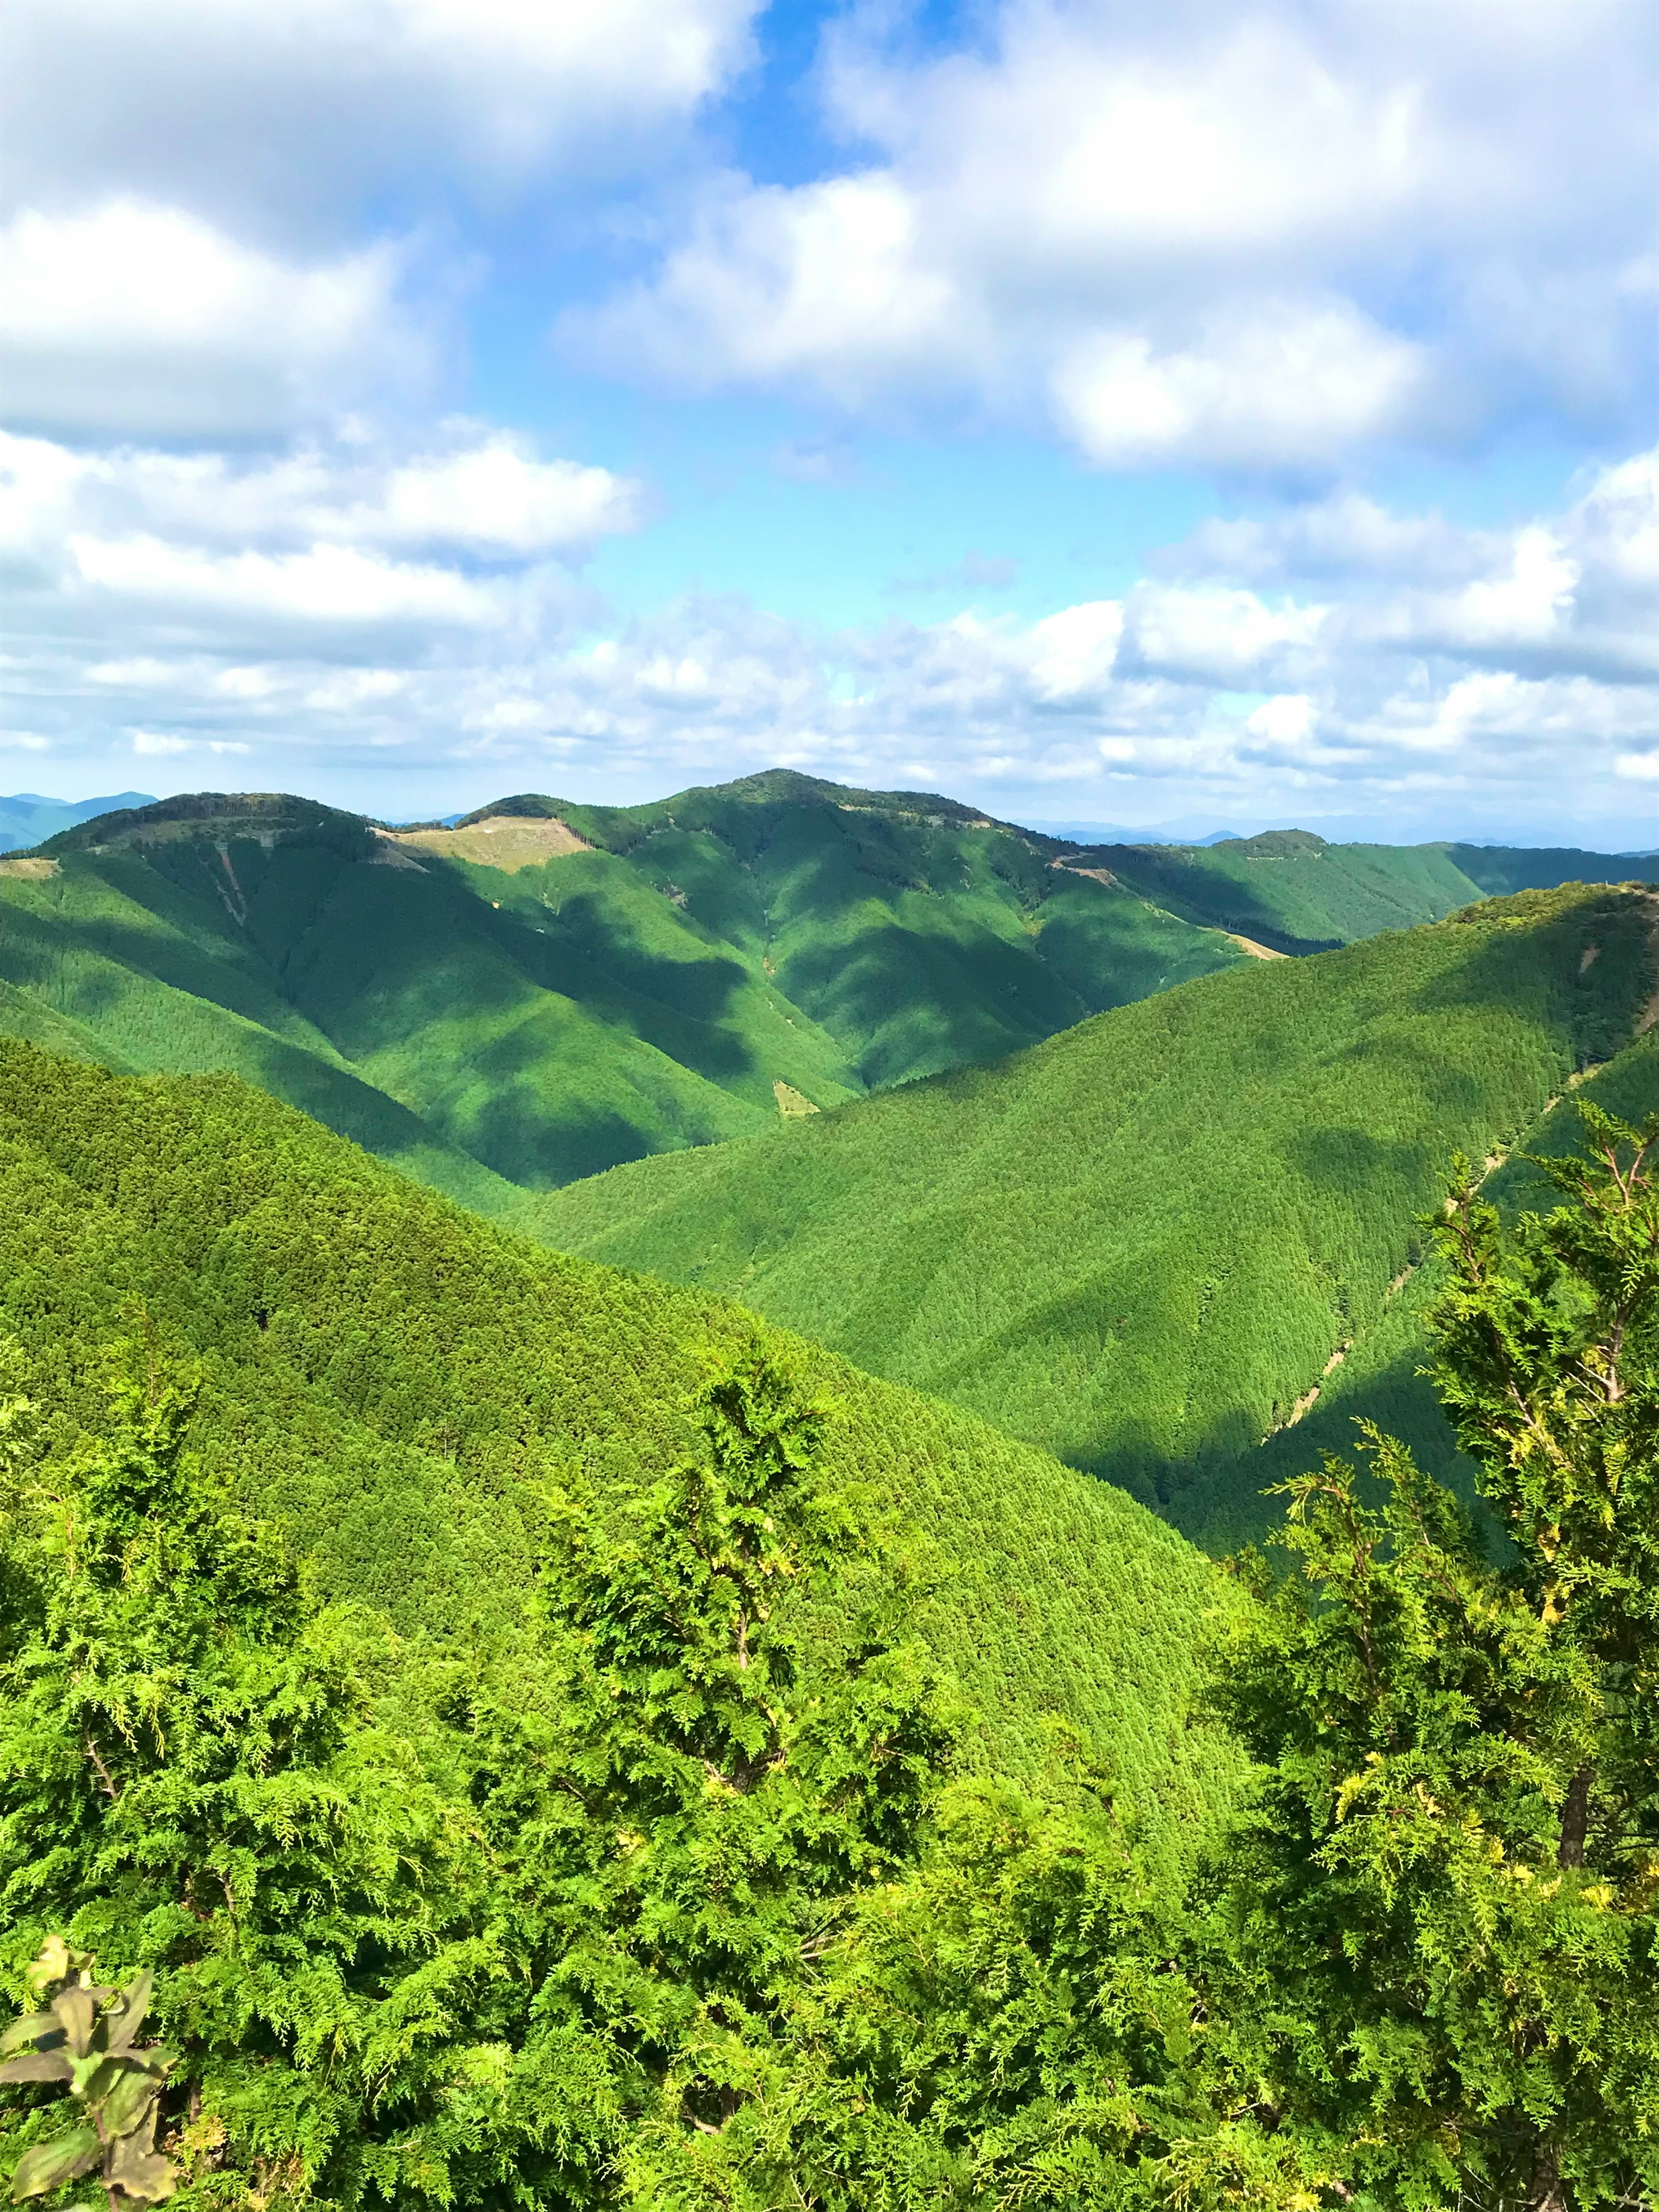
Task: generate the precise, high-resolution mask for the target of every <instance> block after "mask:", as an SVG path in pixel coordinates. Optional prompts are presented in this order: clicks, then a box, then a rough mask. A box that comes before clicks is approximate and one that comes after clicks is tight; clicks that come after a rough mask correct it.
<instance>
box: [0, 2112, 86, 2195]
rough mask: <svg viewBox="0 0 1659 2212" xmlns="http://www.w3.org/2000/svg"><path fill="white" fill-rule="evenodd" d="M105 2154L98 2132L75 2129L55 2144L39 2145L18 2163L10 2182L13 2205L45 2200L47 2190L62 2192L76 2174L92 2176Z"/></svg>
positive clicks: (26, 2153)
mask: <svg viewBox="0 0 1659 2212" xmlns="http://www.w3.org/2000/svg"><path fill="white" fill-rule="evenodd" d="M103 2154H104V2146H103V2145H102V2143H100V2142H99V2140H98V2130H97V2129H96V2128H76V2129H75V2130H73V2131H72V2132H71V2133H70V2134H69V2135H66V2136H58V2140H57V2142H49V2143H36V2144H35V2146H34V2148H33V2150H26V2151H25V2152H24V2153H23V2155H22V2156H21V2158H20V2159H19V2160H18V2161H17V2171H16V2172H15V2174H13V2176H12V2178H11V2194H12V2201H13V2203H21V2202H22V2200H23V2198H24V2197H44V2196H45V2195H46V2191H47V2190H49V2189H58V2188H61V2187H62V2185H63V2184H64V2182H66V2181H73V2180H74V2179H75V2178H76V2175H77V2174H81V2173H89V2172H91V2171H92V2169H93V2167H94V2166H96V2165H97V2163H98V2161H99V2160H100V2158H102V2156H103Z"/></svg>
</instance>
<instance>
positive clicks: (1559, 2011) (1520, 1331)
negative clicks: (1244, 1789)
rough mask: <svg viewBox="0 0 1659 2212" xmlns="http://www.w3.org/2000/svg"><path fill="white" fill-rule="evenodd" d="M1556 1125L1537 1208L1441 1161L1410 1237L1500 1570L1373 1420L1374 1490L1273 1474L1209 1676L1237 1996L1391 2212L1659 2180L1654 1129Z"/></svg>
mask: <svg viewBox="0 0 1659 2212" xmlns="http://www.w3.org/2000/svg"><path fill="white" fill-rule="evenodd" d="M1583 1121H1584V1124H1585V1129H1586V1134H1587V1139H1588V1147H1589V1148H1588V1153H1587V1156H1585V1157H1581V1158H1568V1159H1560V1160H1550V1161H1540V1162H1538V1163H1536V1165H1537V1166H1538V1168H1539V1169H1540V1170H1541V1173H1542V1174H1543V1175H1544V1176H1546V1177H1547V1180H1548V1181H1549V1182H1552V1183H1553V1185H1554V1186H1555V1188H1556V1189H1557V1191H1558V1192H1559V1193H1560V1194H1562V1195H1563V1196H1564V1197H1565V1200H1567V1202H1566V1203H1565V1204H1564V1205H1561V1206H1557V1207H1555V1208H1554V1209H1553V1210H1552V1211H1551V1212H1548V1213H1547V1214H1544V1215H1539V1214H1530V1215H1528V1216H1525V1217H1523V1218H1522V1221H1521V1222H1520V1224H1519V1225H1518V1226H1517V1228H1516V1231H1514V1233H1513V1234H1507V1233H1506V1232H1505V1231H1504V1227H1503V1225H1502V1223H1501V1220H1500V1218H1499V1216H1498V1212H1497V1210H1496V1209H1495V1208H1494V1207H1493V1206H1491V1205H1490V1204H1488V1203H1486V1202H1485V1201H1483V1200H1481V1198H1480V1195H1479V1193H1478V1189H1477V1188H1476V1186H1475V1185H1474V1182H1473V1180H1472V1178H1471V1176H1470V1174H1469V1171H1468V1166H1467V1164H1461V1166H1460V1176H1459V1181H1458V1183H1457V1187H1456V1188H1455V1190H1454V1192H1453V1194H1452V1196H1451V1199H1450V1200H1449V1204H1448V1206H1447V1210H1446V1212H1445V1213H1444V1215H1443V1216H1442V1217H1439V1218H1437V1219H1436V1221H1435V1222H1434V1225H1433V1233H1434V1236H1435V1239H1436V1242H1437V1245H1438V1247H1439V1249H1440V1252H1441V1255H1442V1257H1443V1261H1444V1264H1445V1266H1446V1267H1447V1270H1448V1273H1449V1284H1448V1287H1447V1289H1446V1291H1445V1292H1444V1294H1443V1297H1441V1298H1440V1300H1439V1301H1438V1302H1437V1305H1436V1307H1435V1309H1434V1311H1433V1315H1432V1329H1433V1337H1434V1345H1435V1356H1434V1375H1435V1380H1436V1383H1437V1387H1438V1389H1439V1390H1440V1393H1441V1395H1442V1397H1443V1401H1444V1402H1445V1404H1446V1407H1447V1408H1448V1411H1449V1414H1450V1416H1451V1419H1452V1420H1453V1422H1454V1423H1455V1427H1456V1430H1457V1434H1458V1437H1459V1440H1460V1442H1461V1443H1462V1446H1463V1449H1465V1451H1466V1452H1468V1454H1469V1455H1470V1456H1471V1457H1472V1458H1473V1459H1474V1462H1475V1464H1476V1466H1477V1468H1478V1470H1479V1481H1480V1490H1481V1492H1482V1494H1483V1496H1484V1498H1486V1501H1487V1503H1488V1504H1489V1505H1490V1506H1491V1508H1492V1510H1493V1512H1494V1513H1495V1515H1496V1516H1498V1520H1499V1522H1500V1525H1501V1527H1502V1529H1503V1531H1504V1535H1505V1537H1506V1539H1507V1540H1508V1545H1509V1547H1510V1548H1509V1552H1508V1555H1507V1558H1506V1559H1505V1560H1504V1564H1502V1565H1493V1564H1492V1561H1491V1560H1490V1559H1488V1558H1487V1557H1486V1555H1485V1554H1484V1553H1483V1552H1482V1551H1481V1549H1480V1546H1479V1545H1478V1544H1477V1542H1476V1541H1475V1540H1474V1533H1473V1531H1472V1528H1471V1527H1470V1524H1469V1522H1468V1518H1467V1516H1465V1515H1464V1514H1463V1512H1462V1510H1461V1509H1460V1508H1459V1507H1458V1506H1457V1504H1455V1502H1454V1501H1453V1499H1452V1498H1449V1496H1448V1495H1447V1493H1446V1492H1444V1491H1443V1490H1442V1489H1441V1488H1440V1487H1439V1486H1437V1484H1436V1483H1435V1482H1434V1481H1433V1480H1431V1478H1429V1477H1427V1476H1425V1474H1423V1473H1422V1472H1421V1471H1420V1470H1419V1468H1417V1467H1416V1465H1415V1464H1414V1463H1413V1460H1412V1457H1411V1455H1410V1454H1409V1453H1408V1452H1407V1451H1406V1450H1405V1449H1404V1448H1403V1447H1402V1446H1401V1445H1400V1444H1399V1443H1397V1442H1396V1441H1395V1440H1394V1439H1392V1438H1389V1437H1385V1436H1383V1434H1382V1433H1381V1432H1379V1431H1376V1429H1374V1428H1371V1429H1370V1430H1369V1431H1368V1433H1367V1435H1366V1437H1365V1439H1364V1441H1365V1446H1366V1449H1367V1453H1368V1456H1369V1459H1370V1466H1371V1471H1372V1473H1373V1474H1374V1476H1375V1477H1376V1479H1377V1480H1378V1481H1379V1483H1380V1485H1381V1490H1382V1502H1381V1504H1380V1505H1376V1506H1373V1505H1370V1504H1366V1503H1365V1502H1364V1499H1363V1498H1362V1497H1361V1495H1360V1492H1359V1487H1358V1480H1357V1477H1356V1475H1355V1473H1354V1470H1353V1468H1352V1467H1351V1466H1350V1465H1348V1464H1346V1463H1345V1462H1341V1461H1340V1460H1337V1459H1335V1458H1334V1457H1328V1458H1327V1460H1326V1462H1325V1464H1324V1466H1323V1468H1322V1470H1321V1471H1319V1472H1317V1473H1315V1474H1307V1475H1304V1476H1300V1477H1298V1478H1297V1479H1296V1480H1293V1481H1292V1482H1291V1483H1290V1484H1289V1485H1287V1486H1285V1488H1286V1490H1287V1492H1288V1496H1289V1500H1290V1521H1289V1524H1288V1526H1287V1528H1285V1532H1284V1534H1283V1535H1282V1537H1281V1538H1280V1539H1279V1541H1280V1542H1281V1543H1282V1545H1283V1546H1284V1547H1285V1549H1286V1550H1288V1552H1289V1553H1291V1558H1292V1559H1293V1560H1294V1561H1295V1563H1296V1566H1295V1571H1294V1573H1293V1575H1292V1576H1291V1578H1289V1579H1287V1580H1279V1579H1278V1578H1276V1577H1272V1576H1270V1575H1269V1574H1268V1573H1267V1571H1266V1570H1265V1569H1264V1568H1263V1567H1262V1566H1261V1564H1260V1563H1259V1562H1255V1563H1252V1564H1250V1565H1249V1567H1248V1568H1247V1576H1248V1580H1249V1583H1250V1585H1251V1587H1252V1589H1253V1590H1254V1591H1255V1595H1256V1596H1257V1599H1258V1601H1259V1604H1258V1607H1257V1609H1256V1610H1255V1612H1254V1613H1253V1614H1252V1615H1251V1616H1250V1626H1249V1627H1248V1628H1247V1629H1246V1630H1245V1632H1244V1633H1243V1640H1242V1642H1241V1644H1240V1646H1239V1648H1238V1650H1237V1651H1236V1652H1235V1653H1234V1655H1233V1656H1232V1659H1231V1663H1230V1665H1229V1668H1228V1669H1227V1672H1226V1674H1225V1676H1224V1678H1223V1680H1222V1682H1221V1684H1220V1686H1219V1687H1218V1692H1217V1703H1218V1707H1219V1709H1220V1710H1221V1711H1223V1712H1224V1713H1225V1716H1226V1717H1227V1718H1228V1720H1229V1721H1230V1723H1231V1724H1232V1725H1233V1726H1234V1727H1236V1728H1237V1729H1238V1731H1239V1734H1240V1735H1241V1737H1242V1738H1243V1741H1244V1742H1245V1743H1246V1744H1247V1745H1248V1746H1249V1748H1250V1750H1251V1751H1252V1752H1253V1753H1254V1754H1255V1756H1256V1757H1257V1758H1258V1759H1261V1761H1263V1763H1264V1764H1265V1765H1267V1768H1268V1770H1269V1777H1270V1778H1269V1782H1268V1784H1267V1790H1266V1792H1265V1795H1264V1797H1263V1800H1262V1803H1261V1812H1260V1814H1259V1817H1258V1819H1257V1820H1256V1822H1255V1825H1254V1826H1253V1828H1252V1830H1251V1831H1250V1832H1249V1835H1248V1836H1247V1838H1245V1839H1244V1841H1243V1845H1242V1848H1241V1849H1240V1850H1239V1852H1238V1855H1237V1860H1236V1863H1235V1864H1234V1866H1233V1868H1232V1869H1231V1881H1230V1887H1229V1889H1228V1892H1227V1900H1226V1903H1227V1908H1228V1910H1229V1911H1230V1913H1231V1929H1230V1934H1231V1940H1232V1942H1233V1945H1234V1955H1235V1957H1236V1959H1237V1961H1238V1962H1239V1970H1238V1972H1237V1978H1236V1979H1235V1981H1234V1983H1233V1984H1232V1987H1231V1991H1230V1993H1229V1998H1228V2002H1229V2005H1230V2008H1231V2012H1232V2014H1233V2016H1234V2018H1235V2019H1236V2020H1237V2021H1239V2022H1241V2023H1242V2024H1243V2025H1244V2027H1245V2031H1246V2035H1247V2038H1250V2037H1253V2038H1254V2041H1255V2050H1256V2057H1257V2063H1259V2064H1260V2065H1261V2069H1262V2070H1263V2072H1264V2073H1265V2074H1266V2075H1267V2076H1269V2077H1270V2078H1271V2079H1272V2080H1273V2081H1274V2083H1275V2085H1276V2086H1275V2093H1274V2101H1275V2102H1276V2104H1278V2105H1279V2106H1280V2108H1281V2109H1282V2112H1283V2114H1284V2117H1285V2121H1286V2123H1287V2124H1290V2125H1291V2126H1293V2127H1294V2128H1295V2129H1296V2130H1298V2131H1299V2132H1301V2133H1302V2134H1303V2135H1304V2136H1305V2137H1306V2138H1307V2139H1308V2141H1309V2142H1310V2143H1311V2144H1313V2145H1314V2146H1316V2148H1318V2149H1319V2150H1320V2151H1321V2152H1322V2154H1325V2155H1327V2156H1330V2157H1333V2158H1334V2159H1335V2160H1338V2161H1339V2164H1338V2172H1339V2174H1340V2178H1341V2179H1343V2180H1344V2181H1345V2183H1346V2185H1347V2186H1348V2187H1350V2188H1351V2189H1356V2190H1358V2189H1365V2190H1370V2191H1375V2192H1376V2193H1377V2195H1378V2197H1379V2198H1380V2201H1382V2202H1383V2203H1389V2204H1394V2203H1405V2204H1419V2203H1421V2204H1431V2203H1442V2202H1447V2201H1450V2200H1451V2199H1452V2198H1453V2197H1461V2201H1463V2202H1471V2201H1472V2202H1474V2203H1483V2204H1492V2205H1494V2206H1496V2205H1518V2204H1522V2203H1524V2204H1528V2205H1531V2206H1535V2207H1539V2208H1550V2212H1561V2208H1563V2207H1565V2206H1566V2205H1569V2204H1571V2205H1573V2206H1576V2207H1577V2208H1580V2212H1588V2208H1589V2207H1593V2206H1596V2205H1601V2204H1608V2203H1619V2202H1630V2201H1646V2195H1647V2194H1648V2193H1651V2192H1653V2191H1655V2190H1656V2189H1659V2025H1656V2016H1655V2013H1654V2008H1653V2004H1652V1979H1653V1973H1654V1969H1655V1966H1656V1963H1659V1790H1656V1783H1659V1737H1656V1728H1655V1720H1654V1713H1655V1692H1656V1689H1659V1534H1656V1527H1659V1523H1656V1506H1659V1497H1656V1474H1659V1187H1656V1182H1655V1177H1654V1172H1653V1161H1654V1152H1655V1147H1656V1145H1659V1117H1655V1118H1650V1119H1649V1120H1648V1121H1645V1122H1644V1124H1643V1125H1642V1127H1640V1128H1636V1127H1632V1126H1631V1125H1629V1124H1628V1123H1626V1122H1622V1121H1619V1120H1618V1119H1616V1118H1615V1117H1613V1116H1612V1115H1608V1114H1607V1113H1605V1112H1604V1111H1602V1110H1601V1109H1597V1108H1595V1107H1594V1106H1589V1107H1587V1108H1586V1109H1584V1111H1583ZM1632 2191H1635V2192H1636V2196H1635V2197H1634V2198H1632V2197H1631V2194H1630V2192H1632Z"/></svg>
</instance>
